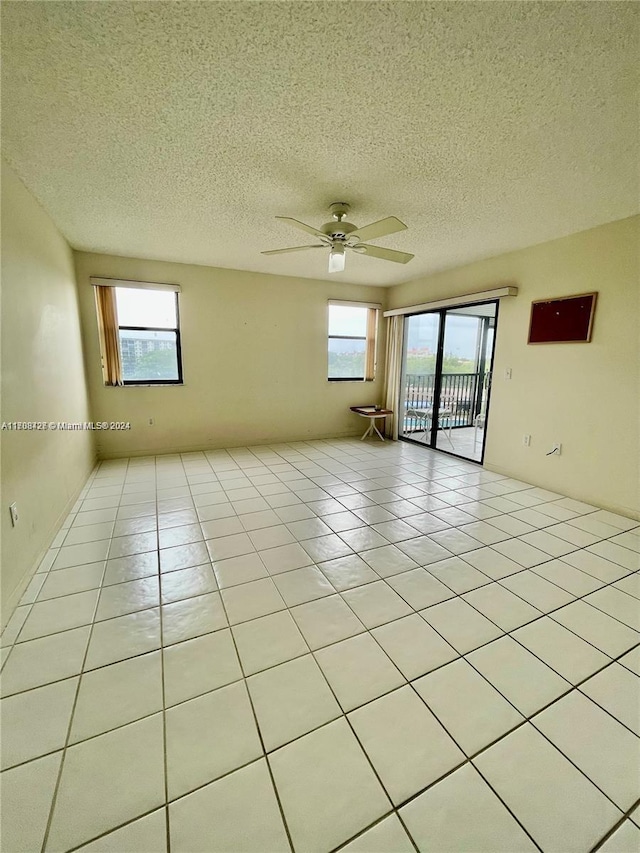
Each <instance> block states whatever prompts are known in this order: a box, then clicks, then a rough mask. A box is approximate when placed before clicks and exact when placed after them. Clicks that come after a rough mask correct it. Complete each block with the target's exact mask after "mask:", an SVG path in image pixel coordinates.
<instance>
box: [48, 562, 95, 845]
mask: <svg viewBox="0 0 640 853" xmlns="http://www.w3.org/2000/svg"><path fill="white" fill-rule="evenodd" d="M104 571H106V563H105V566H104V570H103V577H104ZM99 598H100V596H99V595H98V596H97V597H96V602H95V605H94V610H93V613H94V621H92V622H91V623H90V625H89V633H88V635H87V643H86V646H85V649H84V654H83V657H82V662H81V664H80V669H79V672H78V673H77V674H76V675H74V676H72V677H74V678H75V677H77V679H78V683H77V685H76V691H75V696H74V699H73V704H72V706H71V714H70V716H69V723H68V725H67V732H66V736H65V740H64V744H63V746H62V756H61V758H60V766H59V767H58V773H57V778H56V784H55V787H54V789H53V795H52V798H51V803H50V806H49V814H48V818H47V822H46V827H45V832H44V837H43V839H42V847H41V853H45V850H46V847H47V844H48V841H49V836H50V834H51V828H52V826H53V819H54V815H55V810H56V806H57V804H58V795H59V793H60V786H61V784H62V775H63V773H64V767H65V762H66V757H67V750H68V748H69V740H70V738H71V731H72V729H73V722H74V717H75V711H76V707H77V704H78V698H79V696H80V686H81V684H82V676H83V674H84V667H85V665H86V662H87V658H88V655H89V647H90V645H91V638H92V637H93V631H94V627H95V624H96V623H95V614H96V613H97V610H98V601H99ZM81 627H84V626H81Z"/></svg>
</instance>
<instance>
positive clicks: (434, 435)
mask: <svg viewBox="0 0 640 853" xmlns="http://www.w3.org/2000/svg"><path fill="white" fill-rule="evenodd" d="M496 319H497V302H489V303H484V304H478V305H465V306H463V307H460V308H447V309H441V310H439V311H430V312H426V313H423V314H413V315H411V316H408V317H406V318H405V334H404V357H403V371H402V382H401V391H400V394H401V399H400V401H399V403H400V405H399V411H400V412H402V413H403V417H402V418H401V420H400V427H399V432H400V436H401V437H402V438H405V439H408V440H410V441H416V442H419V443H422V444H425V445H426V446H428V447H435V448H437V449H438V450H444V451H446V452H448V453H454V454H456V455H457V456H463V457H465V458H466V459H472V460H474V461H477V462H481V461H482V456H483V453H484V437H485V427H486V421H487V410H488V403H489V390H490V385H491V365H492V359H493V344H494V337H495V326H496Z"/></svg>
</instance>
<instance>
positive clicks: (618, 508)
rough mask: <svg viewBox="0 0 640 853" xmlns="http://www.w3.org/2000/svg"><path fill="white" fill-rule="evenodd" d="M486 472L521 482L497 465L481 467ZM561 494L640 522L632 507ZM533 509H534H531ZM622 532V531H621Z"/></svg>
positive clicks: (567, 491) (639, 514)
mask: <svg viewBox="0 0 640 853" xmlns="http://www.w3.org/2000/svg"><path fill="white" fill-rule="evenodd" d="M483 467H484V469H485V470H486V471H493V473H494V474H503V475H504V476H505V477H513V479H514V480H522V477H520V476H519V475H518V474H514V473H513V471H509V470H507V469H506V468H501V467H500V466H499V465H487V464H485V465H483ZM523 482H527V483H529V482H530V483H531V485H532V486H537V487H538V488H540V489H548V491H550V492H557V491H558V489H556V488H552V487H551V486H549V485H548V484H547V483H541V482H540V481H538V482H536V481H535V480H533V479H531V478H529V477H527V479H526V481H523ZM562 494H563V495H565V496H566V497H568V498H573V500H575V501H581V502H582V503H586V504H590V505H591V506H596V507H597V508H598V509H606V510H608V511H609V512H615V513H616V514H617V515H624V516H625V517H626V518H632V519H634V520H635V521H640V510H638V509H634V508H632V507H628V506H623V505H622V504H614V503H609V502H607V501H604V502H603V501H602V500H601V499H600V498H598V499H597V500H595V499H594V498H593V497H590V496H589V495H585V494H582V493H580V492H574V491H572V490H570V489H565V488H563V490H562ZM533 509H535V507H533ZM621 532H622V531H621Z"/></svg>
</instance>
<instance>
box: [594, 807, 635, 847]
mask: <svg viewBox="0 0 640 853" xmlns="http://www.w3.org/2000/svg"><path fill="white" fill-rule="evenodd" d="M638 805H640V799H638V800H636V801H635V803H634V804H633V805H632V806H631V808H630V809H627V811H626V812H624V814H623V815H622V817H621V818H620V820H619V821H618V822H617V823H615V824H614V825H613V826H612V827H611V829H610V830H609V831H608V832H607V833H605V834H604V835H603V836H602V838H601V839H600V841H597V842H596V843H595V844H594V845H593V847H591V848H590V850H589V853H595V852H596V851H597V850H600V849H601V847H602V845H603V844H604V843H605V842H606V841H608V840H609V839H610V838H611V836H612V835H614V833H616V832H617V831H618V830H619V829H620V827H621V826H623V824H625V823H626V822H627V821H628V820H629V819H630V818H631V815H632V814H633V812H634V810H635V809H636V808H637V807H638ZM632 823H633V821H632ZM635 825H636V824H634V826H635Z"/></svg>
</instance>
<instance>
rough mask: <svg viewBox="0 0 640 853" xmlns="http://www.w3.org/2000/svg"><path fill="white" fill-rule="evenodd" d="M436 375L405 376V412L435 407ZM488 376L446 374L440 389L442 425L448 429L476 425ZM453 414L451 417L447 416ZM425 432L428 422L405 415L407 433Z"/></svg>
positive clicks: (410, 374) (416, 374)
mask: <svg viewBox="0 0 640 853" xmlns="http://www.w3.org/2000/svg"><path fill="white" fill-rule="evenodd" d="M435 378H436V377H435V374H434V373H426V374H418V373H407V374H406V375H405V378H404V380H405V386H404V401H405V402H404V405H405V409H419V410H420V409H422V410H425V411H428V410H429V409H432V408H433V397H434V386H435ZM483 384H484V374H480V373H444V374H442V385H441V389H440V411H441V415H440V424H441V425H445V426H447V427H449V426H452V427H468V426H473V419H474V417H475V416H476V415H477V414H478V412H479V411H480V406H481V403H482V396H481V393H479V391H481V389H482V387H483ZM445 412H449V413H450V414H449V415H445V414H444V413H445ZM423 429H424V422H423V421H421V420H418V419H416V418H413V417H410V416H405V422H404V431H405V432H415V431H422V430H423Z"/></svg>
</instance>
